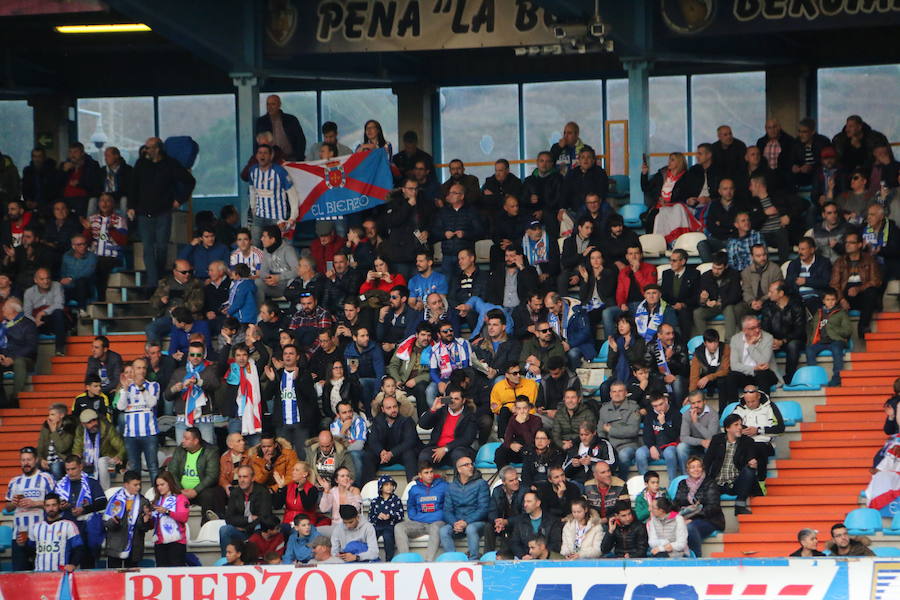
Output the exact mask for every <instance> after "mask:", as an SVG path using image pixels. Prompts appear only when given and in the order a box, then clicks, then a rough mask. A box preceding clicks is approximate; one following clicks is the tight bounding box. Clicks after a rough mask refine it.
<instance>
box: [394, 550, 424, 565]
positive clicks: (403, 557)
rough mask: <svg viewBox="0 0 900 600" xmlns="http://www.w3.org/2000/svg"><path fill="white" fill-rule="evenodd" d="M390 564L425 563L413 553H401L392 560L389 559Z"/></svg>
mask: <svg viewBox="0 0 900 600" xmlns="http://www.w3.org/2000/svg"><path fill="white" fill-rule="evenodd" d="M391 562H392V563H420V562H425V559H424V558H422V557H421V556H420V555H418V554H416V553H415V552H401V553H400V554H395V555H394V558H392V559H391Z"/></svg>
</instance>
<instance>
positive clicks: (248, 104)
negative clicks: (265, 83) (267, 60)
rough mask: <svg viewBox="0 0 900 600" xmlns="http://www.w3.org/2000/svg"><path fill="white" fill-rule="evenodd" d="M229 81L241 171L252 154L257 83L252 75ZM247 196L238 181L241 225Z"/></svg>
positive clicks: (257, 97)
mask: <svg viewBox="0 0 900 600" xmlns="http://www.w3.org/2000/svg"><path fill="white" fill-rule="evenodd" d="M231 80H232V81H233V82H234V87H236V88H237V152H238V161H237V164H238V168H239V169H242V168H243V167H244V164H245V163H246V162H247V159H248V158H249V157H250V155H251V154H253V147H254V142H255V139H254V135H255V132H254V127H255V124H256V117H257V116H258V115H259V83H258V81H257V78H256V76H254V75H253V74H252V73H232V74H231ZM248 202H249V196H248V189H247V184H246V183H245V182H244V181H243V180H241V179H238V210H239V211H240V214H241V223H244V224H245V225H246V223H247V208H248Z"/></svg>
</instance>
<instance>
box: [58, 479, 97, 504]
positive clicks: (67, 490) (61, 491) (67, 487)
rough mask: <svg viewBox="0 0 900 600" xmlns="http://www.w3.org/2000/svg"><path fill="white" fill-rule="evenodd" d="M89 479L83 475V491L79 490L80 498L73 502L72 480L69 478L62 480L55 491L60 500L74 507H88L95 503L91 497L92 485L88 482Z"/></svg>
mask: <svg viewBox="0 0 900 600" xmlns="http://www.w3.org/2000/svg"><path fill="white" fill-rule="evenodd" d="M88 479H89V477H88V476H87V475H85V474H84V473H82V474H81V489H80V490H78V498H76V499H75V501H74V502H73V501H72V498H71V495H72V480H71V479H69V478H68V476H66V477H63V478H62V479H60V480H59V481H58V482H57V484H56V489H54V490H53V491H54V492H56V493H57V494H58V495H59V499H60V500H63V501H64V502H68V503H69V504H70V505H72V506H87V505H88V504H90V503H91V502H93V501H94V498H93V497H92V496H91V485H90V481H88Z"/></svg>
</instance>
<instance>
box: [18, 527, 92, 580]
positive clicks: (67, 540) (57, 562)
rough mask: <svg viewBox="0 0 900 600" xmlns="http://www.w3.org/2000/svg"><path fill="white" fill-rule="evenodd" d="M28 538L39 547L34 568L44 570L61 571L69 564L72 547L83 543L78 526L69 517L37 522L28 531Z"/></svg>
mask: <svg viewBox="0 0 900 600" xmlns="http://www.w3.org/2000/svg"><path fill="white" fill-rule="evenodd" d="M28 539H29V540H31V541H33V542H34V544H35V546H36V548H37V555H36V556H35V558H34V570H35V571H44V572H54V571H59V570H60V569H61V568H62V567H63V566H64V565H67V564H69V562H68V561H69V555H70V554H71V552H72V548H77V547H78V546H81V544H82V540H81V536H80V535H79V534H78V526H77V525H75V523H73V522H72V521H69V520H67V519H59V520H58V521H53V522H52V523H48V522H47V521H45V520H41V521H39V522H38V523H35V524H34V525H32V527H31V530H30V531H29V532H28Z"/></svg>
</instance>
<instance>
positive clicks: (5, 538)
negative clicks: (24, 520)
mask: <svg viewBox="0 0 900 600" xmlns="http://www.w3.org/2000/svg"><path fill="white" fill-rule="evenodd" d="M12 539H13V529H12V527H10V526H9V525H0V552H5V551H6V550H9V549H10V548H12Z"/></svg>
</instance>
